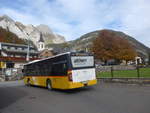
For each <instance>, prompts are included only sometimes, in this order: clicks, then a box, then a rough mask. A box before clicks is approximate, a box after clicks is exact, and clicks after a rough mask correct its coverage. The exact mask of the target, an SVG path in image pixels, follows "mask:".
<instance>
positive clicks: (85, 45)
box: [48, 29, 150, 59]
mask: <svg viewBox="0 0 150 113" xmlns="http://www.w3.org/2000/svg"><path fill="white" fill-rule="evenodd" d="M103 31H105V32H107V33H113V34H114V35H115V36H116V37H117V36H121V37H123V38H125V39H127V40H128V41H129V43H130V44H131V45H132V46H133V48H134V49H135V50H136V51H137V53H138V55H139V56H141V57H143V58H144V59H145V58H148V56H149V55H148V53H149V52H150V48H148V47H146V46H145V45H144V44H142V43H140V42H139V41H137V40H136V39H135V38H133V37H131V36H129V35H127V34H125V33H123V32H120V31H114V30H109V29H104V30H97V31H93V32H90V33H87V34H84V35H82V36H81V37H80V38H78V39H76V40H73V41H69V42H67V43H63V44H54V45H51V44H50V45H48V46H49V47H51V48H58V47H61V49H60V48H59V49H60V50H59V52H60V51H64V50H67V51H74V50H85V49H86V50H88V49H89V48H90V47H91V45H92V42H93V40H94V39H95V38H96V37H98V35H99V34H100V33H102V32H103ZM64 45H65V46H64ZM66 45H67V46H66Z"/></svg>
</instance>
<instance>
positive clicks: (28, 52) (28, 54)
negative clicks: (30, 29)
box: [26, 33, 30, 62]
mask: <svg viewBox="0 0 150 113" xmlns="http://www.w3.org/2000/svg"><path fill="white" fill-rule="evenodd" d="M27 35H28V49H27V57H26V61H27V62H28V61H29V59H30V58H29V57H30V42H29V34H28V33H27Z"/></svg>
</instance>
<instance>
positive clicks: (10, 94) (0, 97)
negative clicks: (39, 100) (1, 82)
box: [0, 87, 27, 110]
mask: <svg viewBox="0 0 150 113" xmlns="http://www.w3.org/2000/svg"><path fill="white" fill-rule="evenodd" d="M26 95H27V93H26V92H24V91H22V90H21V89H19V88H13V87H1V88H0V110H1V109H3V108H5V107H7V106H9V105H11V104H12V103H15V102H16V101H18V100H19V99H21V98H23V97H25V96H26Z"/></svg>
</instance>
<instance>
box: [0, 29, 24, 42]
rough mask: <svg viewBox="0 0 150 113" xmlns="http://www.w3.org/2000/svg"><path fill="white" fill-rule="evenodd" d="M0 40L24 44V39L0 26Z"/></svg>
mask: <svg viewBox="0 0 150 113" xmlns="http://www.w3.org/2000/svg"><path fill="white" fill-rule="evenodd" d="M0 42H5V43H15V44H16V43H17V44H25V45H26V40H23V39H20V38H18V36H16V35H15V34H14V33H12V32H10V31H7V30H6V29H3V28H2V27H0Z"/></svg>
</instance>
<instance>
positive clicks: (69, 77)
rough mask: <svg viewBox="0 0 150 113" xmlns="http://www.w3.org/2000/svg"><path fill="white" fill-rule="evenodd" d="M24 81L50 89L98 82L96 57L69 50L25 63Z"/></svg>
mask: <svg viewBox="0 0 150 113" xmlns="http://www.w3.org/2000/svg"><path fill="white" fill-rule="evenodd" d="M23 72H24V83H25V84H26V85H37V86H43V87H47V88H48V89H53V88H54V89H73V88H80V87H84V86H91V85H95V84H96V83H97V80H96V74H95V64H94V57H93V55H92V54H90V53H80V52H67V53H63V54H59V55H56V56H53V57H49V58H46V59H42V60H37V61H32V62H29V63H27V64H25V65H24V71H23Z"/></svg>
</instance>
